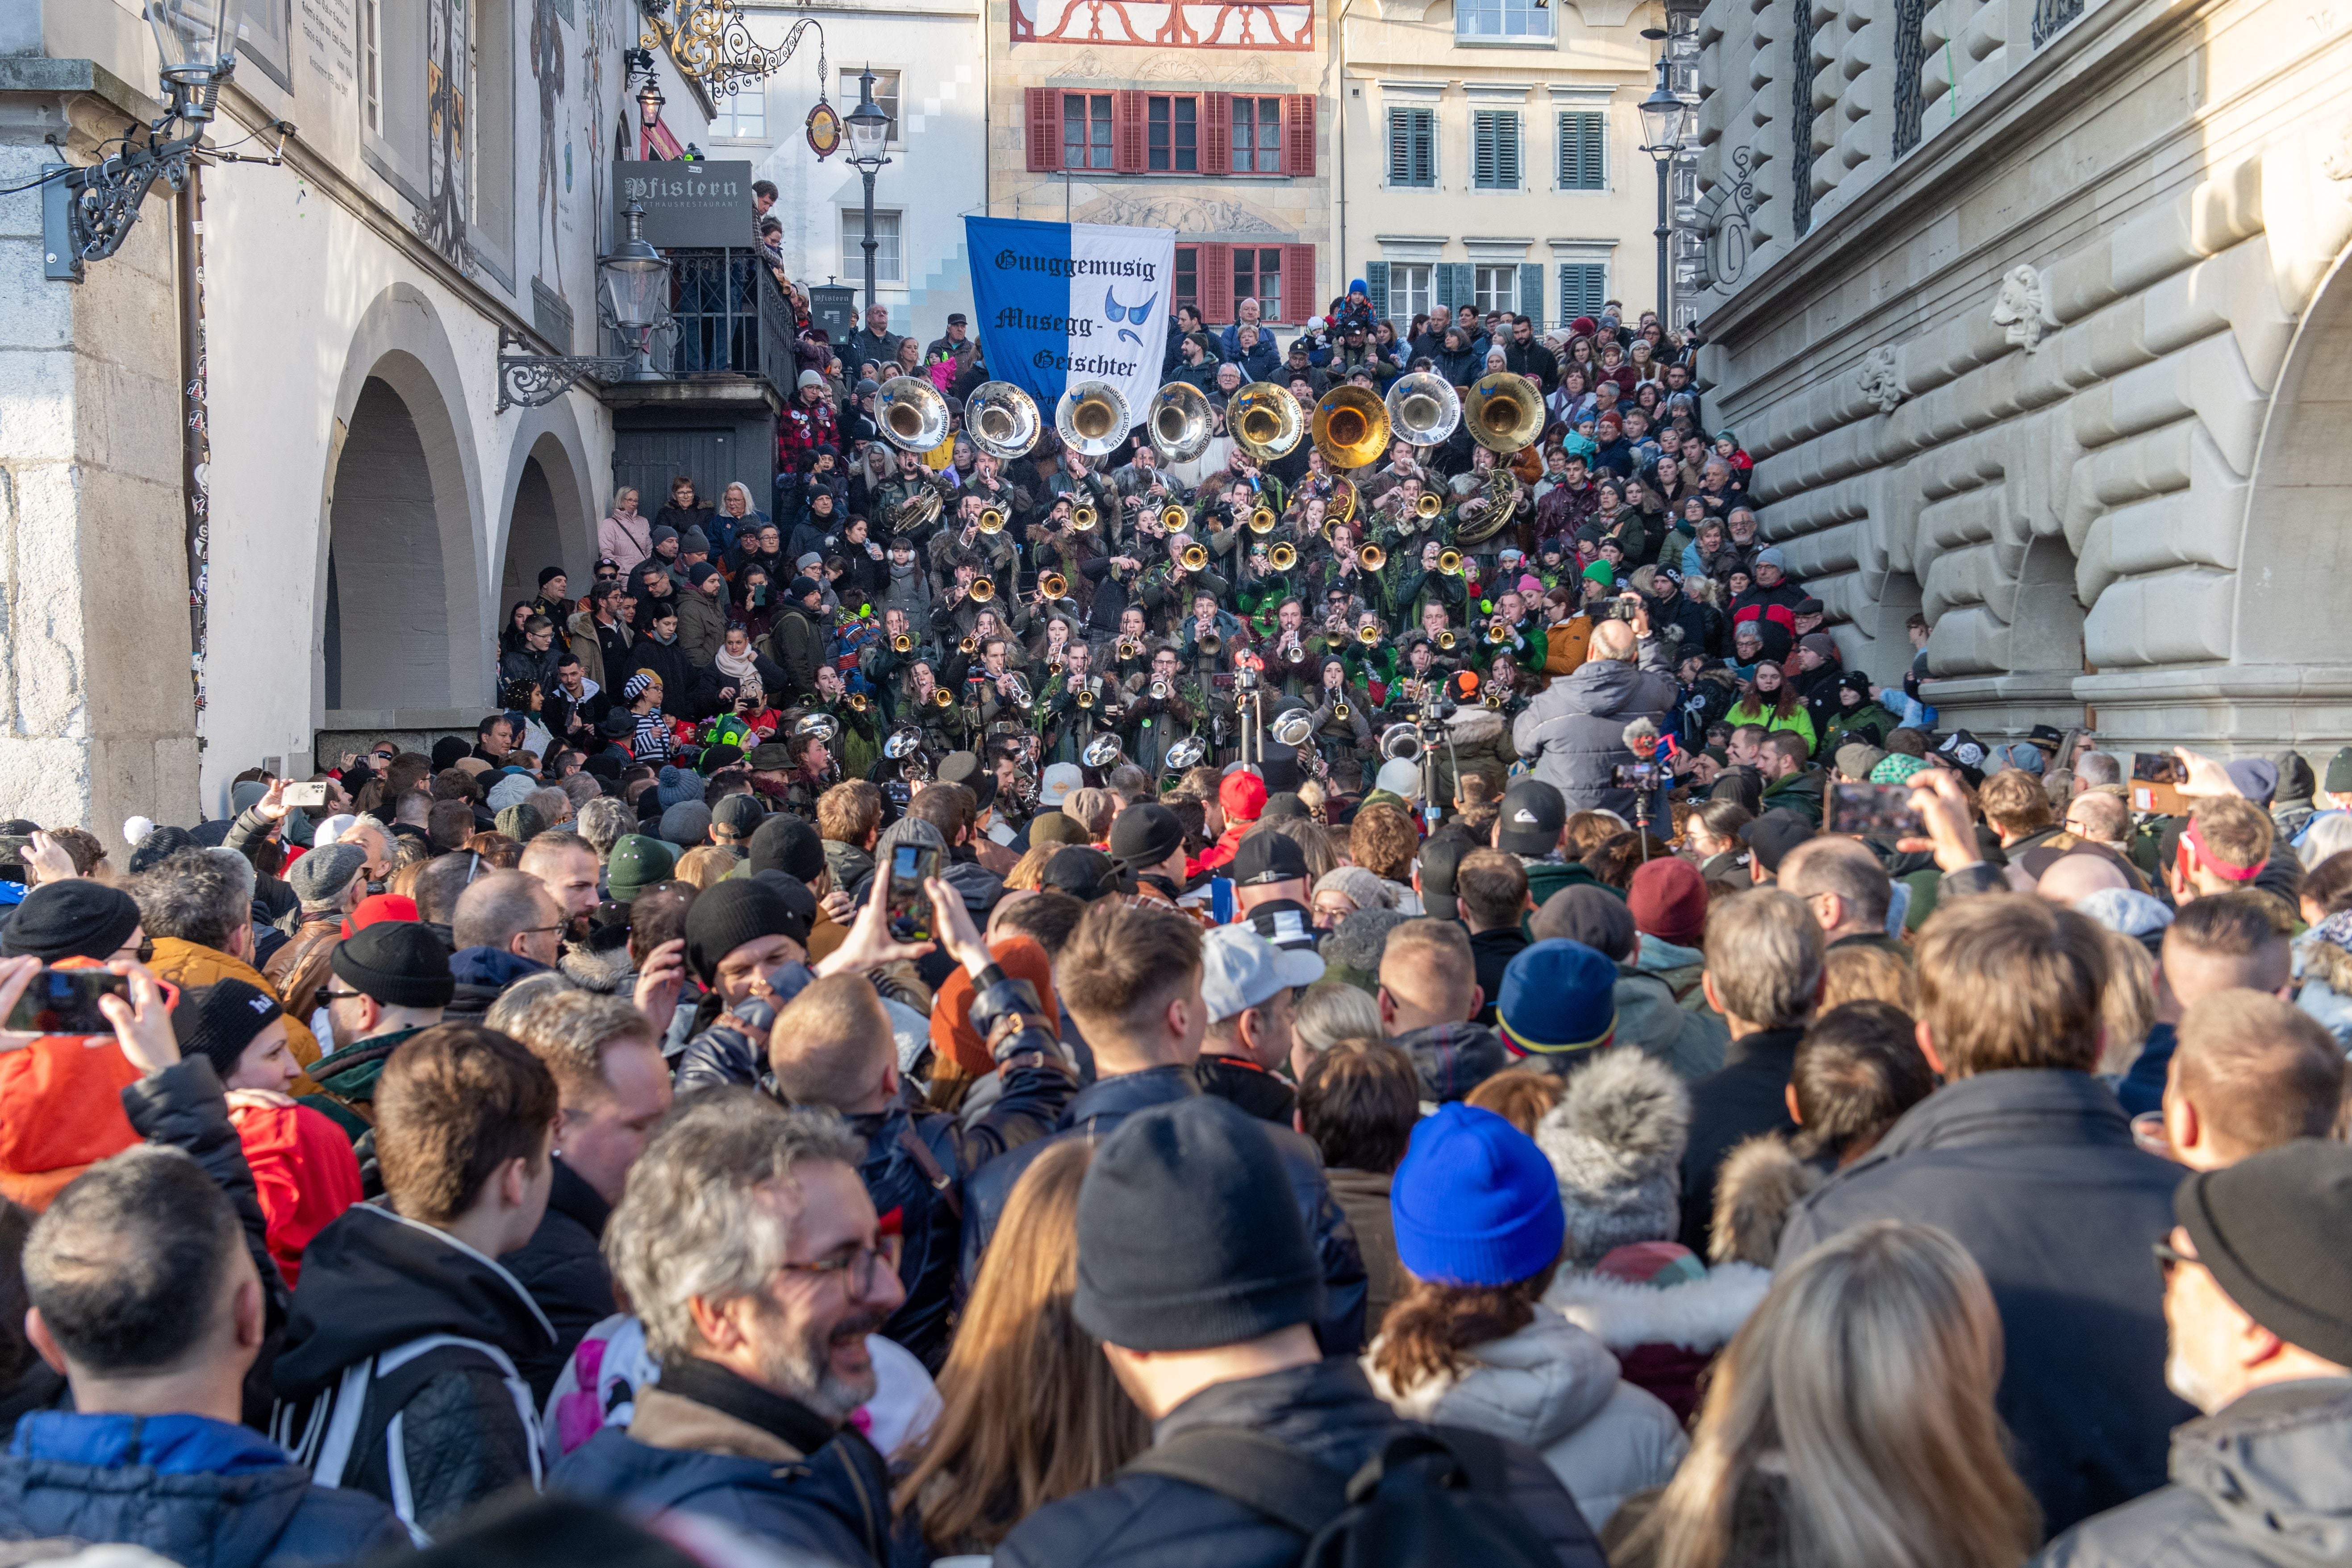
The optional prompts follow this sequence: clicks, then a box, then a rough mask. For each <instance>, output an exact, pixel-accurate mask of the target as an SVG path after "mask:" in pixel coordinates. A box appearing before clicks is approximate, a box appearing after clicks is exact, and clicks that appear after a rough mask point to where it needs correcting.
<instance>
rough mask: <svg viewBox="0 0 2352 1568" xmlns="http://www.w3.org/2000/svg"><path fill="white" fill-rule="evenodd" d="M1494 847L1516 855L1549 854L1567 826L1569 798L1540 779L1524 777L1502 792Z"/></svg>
mask: <svg viewBox="0 0 2352 1568" xmlns="http://www.w3.org/2000/svg"><path fill="white" fill-rule="evenodd" d="M1495 826H1496V837H1495V847H1496V848H1497V849H1504V850H1507V851H1509V852H1510V853H1511V854H1514V855H1549V854H1550V853H1551V852H1552V851H1553V850H1555V849H1557V848H1559V836H1560V832H1561V830H1562V829H1563V828H1565V827H1567V826H1568V800H1567V797H1566V796H1564V795H1561V794H1560V793H1559V790H1558V789H1557V788H1555V787H1554V786H1552V785H1550V784H1546V783H1544V782H1543V780H1541V779H1521V780H1519V782H1518V783H1517V784H1513V785H1512V786H1511V787H1510V788H1508V789H1507V790H1505V791H1504V792H1503V806H1502V815H1501V816H1499V817H1498V818H1496V825H1495Z"/></svg>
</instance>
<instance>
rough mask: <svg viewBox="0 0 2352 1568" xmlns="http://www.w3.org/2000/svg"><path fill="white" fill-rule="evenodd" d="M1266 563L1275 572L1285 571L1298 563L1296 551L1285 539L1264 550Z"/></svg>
mask: <svg viewBox="0 0 2352 1568" xmlns="http://www.w3.org/2000/svg"><path fill="white" fill-rule="evenodd" d="M1265 559H1266V564H1268V565H1270V566H1272V567H1273V568H1274V569H1275V570H1276V571H1277V572H1287V571H1289V570H1290V569H1291V568H1292V567H1293V566H1296V565H1297V564H1298V552H1297V550H1295V549H1293V548H1291V545H1290V542H1288V541H1287V540H1286V541H1284V542H1282V543H1280V544H1277V545H1276V546H1275V547H1274V548H1273V549H1272V550H1269V551H1267V552H1265Z"/></svg>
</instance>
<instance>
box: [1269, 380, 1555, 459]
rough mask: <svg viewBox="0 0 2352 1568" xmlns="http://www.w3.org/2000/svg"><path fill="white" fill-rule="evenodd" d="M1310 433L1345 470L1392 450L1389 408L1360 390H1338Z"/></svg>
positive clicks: (1319, 408) (1318, 409)
mask: <svg viewBox="0 0 2352 1568" xmlns="http://www.w3.org/2000/svg"><path fill="white" fill-rule="evenodd" d="M1538 412H1540V404H1538ZM1310 430H1311V432H1312V434H1313V436H1314V437H1315V449H1316V450H1317V451H1318V452H1320V453H1322V454H1323V460H1324V461H1325V462H1326V463H1328V464H1329V465H1330V466H1331V467H1332V468H1338V469H1342V470H1344V469H1348V468H1363V467H1365V466H1366V465H1368V464H1371V463H1376V462H1378V461H1380V457H1381V453H1382V452H1384V451H1386V450H1387V449H1388V444H1389V410H1388V405H1386V404H1384V403H1382V402H1381V400H1380V397H1379V395H1377V394H1375V393H1370V392H1367V391H1365V390H1364V389H1363V388H1362V387H1360V386H1335V387H1333V388H1332V389H1331V390H1330V391H1328V392H1327V393H1325V394H1324V395H1323V396H1322V399H1321V401H1319V402H1318V403H1317V404H1316V405H1315V418H1314V420H1313V423H1312V425H1311V426H1310Z"/></svg>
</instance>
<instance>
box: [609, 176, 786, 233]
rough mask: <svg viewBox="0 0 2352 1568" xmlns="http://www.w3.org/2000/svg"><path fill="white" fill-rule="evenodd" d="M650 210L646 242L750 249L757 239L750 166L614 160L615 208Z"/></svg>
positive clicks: (618, 209)
mask: <svg viewBox="0 0 2352 1568" xmlns="http://www.w3.org/2000/svg"><path fill="white" fill-rule="evenodd" d="M631 202H635V203H636V204H637V205H639V206H641V207H643V208H645V211H646V227H645V235H646V243H647V244H649V245H652V246H654V247H656V248H657V249H661V250H669V249H673V248H685V249H695V250H698V249H706V248H716V247H721V246H728V247H733V248H735V249H737V250H748V249H750V248H751V247H752V246H754V245H756V244H758V243H759V234H758V230H757V228H756V226H755V220H754V219H753V217H752V216H751V164H750V163H710V162H707V161H704V160H701V159H696V160H694V161H692V162H684V161H680V162H676V163H660V162H644V163H639V162H635V161H624V162H621V163H614V165H613V210H614V212H624V211H626V210H627V208H628V205H629V204H630V203H631Z"/></svg>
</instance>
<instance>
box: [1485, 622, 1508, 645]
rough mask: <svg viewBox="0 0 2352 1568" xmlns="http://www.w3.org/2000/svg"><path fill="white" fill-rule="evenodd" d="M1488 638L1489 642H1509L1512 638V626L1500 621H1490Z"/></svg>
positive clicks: (1487, 632)
mask: <svg viewBox="0 0 2352 1568" xmlns="http://www.w3.org/2000/svg"><path fill="white" fill-rule="evenodd" d="M1486 640H1487V642H1489V643H1507V642H1508V641H1510V640H1511V628H1510V627H1508V626H1505V625H1504V624H1503V623H1502V622H1500V621H1488V622H1487V623H1486Z"/></svg>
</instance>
